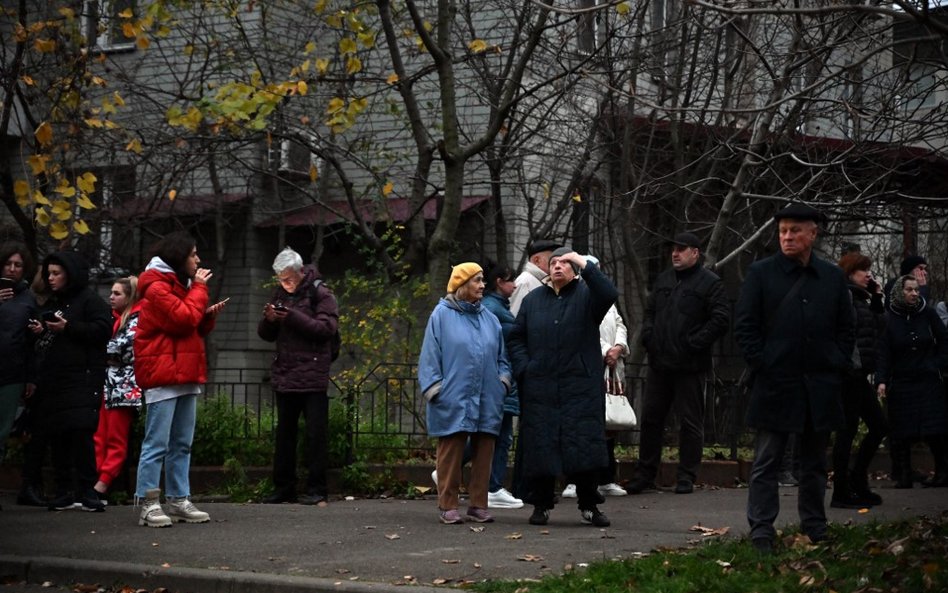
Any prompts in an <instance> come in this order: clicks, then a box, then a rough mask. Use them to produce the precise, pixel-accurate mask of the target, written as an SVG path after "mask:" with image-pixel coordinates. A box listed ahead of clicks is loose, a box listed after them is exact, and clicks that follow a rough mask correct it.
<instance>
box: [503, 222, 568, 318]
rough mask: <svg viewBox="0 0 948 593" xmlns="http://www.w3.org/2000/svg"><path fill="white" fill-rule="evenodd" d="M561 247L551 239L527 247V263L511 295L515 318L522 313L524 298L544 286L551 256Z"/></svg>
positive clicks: (540, 240)
mask: <svg viewBox="0 0 948 593" xmlns="http://www.w3.org/2000/svg"><path fill="white" fill-rule="evenodd" d="M560 247H562V245H560V244H559V243H557V242H556V241H551V240H549V239H537V240H536V241H533V242H531V243H530V245H528V246H527V256H528V259H527V263H525V264H524V265H523V271H522V272H520V275H519V276H517V280H516V282H515V284H516V285H517V287H516V288H514V291H513V294H512V295H510V312H511V313H513V316H514V317H516V316H517V313H518V312H520V305H521V304H522V303H523V298H524V297H525V296H527V294H529V292H530V291H531V290H534V289H536V288H539V287H540V286H542V285H543V284H542V283H543V279H544V278H546V277H547V275H549V273H550V256H551V255H552V254H553V251H555V250H556V249H559V248H560Z"/></svg>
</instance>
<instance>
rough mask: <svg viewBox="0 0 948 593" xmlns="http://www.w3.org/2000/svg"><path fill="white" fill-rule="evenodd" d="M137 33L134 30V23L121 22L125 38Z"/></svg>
mask: <svg viewBox="0 0 948 593" xmlns="http://www.w3.org/2000/svg"><path fill="white" fill-rule="evenodd" d="M137 34H138V32H137V31H135V25H133V24H132V23H122V35H124V36H125V38H126V39H134V38H135V35H137Z"/></svg>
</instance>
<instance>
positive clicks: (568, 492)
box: [560, 484, 576, 498]
mask: <svg viewBox="0 0 948 593" xmlns="http://www.w3.org/2000/svg"><path fill="white" fill-rule="evenodd" d="M560 496H562V497H563V498H576V484H567V485H566V488H563V494H561V495H560Z"/></svg>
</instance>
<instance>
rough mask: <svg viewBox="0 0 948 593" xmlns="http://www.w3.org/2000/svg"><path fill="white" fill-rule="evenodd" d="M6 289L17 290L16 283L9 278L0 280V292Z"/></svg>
mask: <svg viewBox="0 0 948 593" xmlns="http://www.w3.org/2000/svg"><path fill="white" fill-rule="evenodd" d="M4 288H16V282H14V281H13V280H10V279H9V278H0V290H2V289H4Z"/></svg>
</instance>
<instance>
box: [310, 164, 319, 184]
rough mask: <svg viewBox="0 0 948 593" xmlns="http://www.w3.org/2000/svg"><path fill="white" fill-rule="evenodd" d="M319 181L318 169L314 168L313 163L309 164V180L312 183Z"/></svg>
mask: <svg viewBox="0 0 948 593" xmlns="http://www.w3.org/2000/svg"><path fill="white" fill-rule="evenodd" d="M317 179H319V168H318V167H316V165H314V164H313V163H310V164H309V180H310V181H311V182H312V183H316V180H317Z"/></svg>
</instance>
